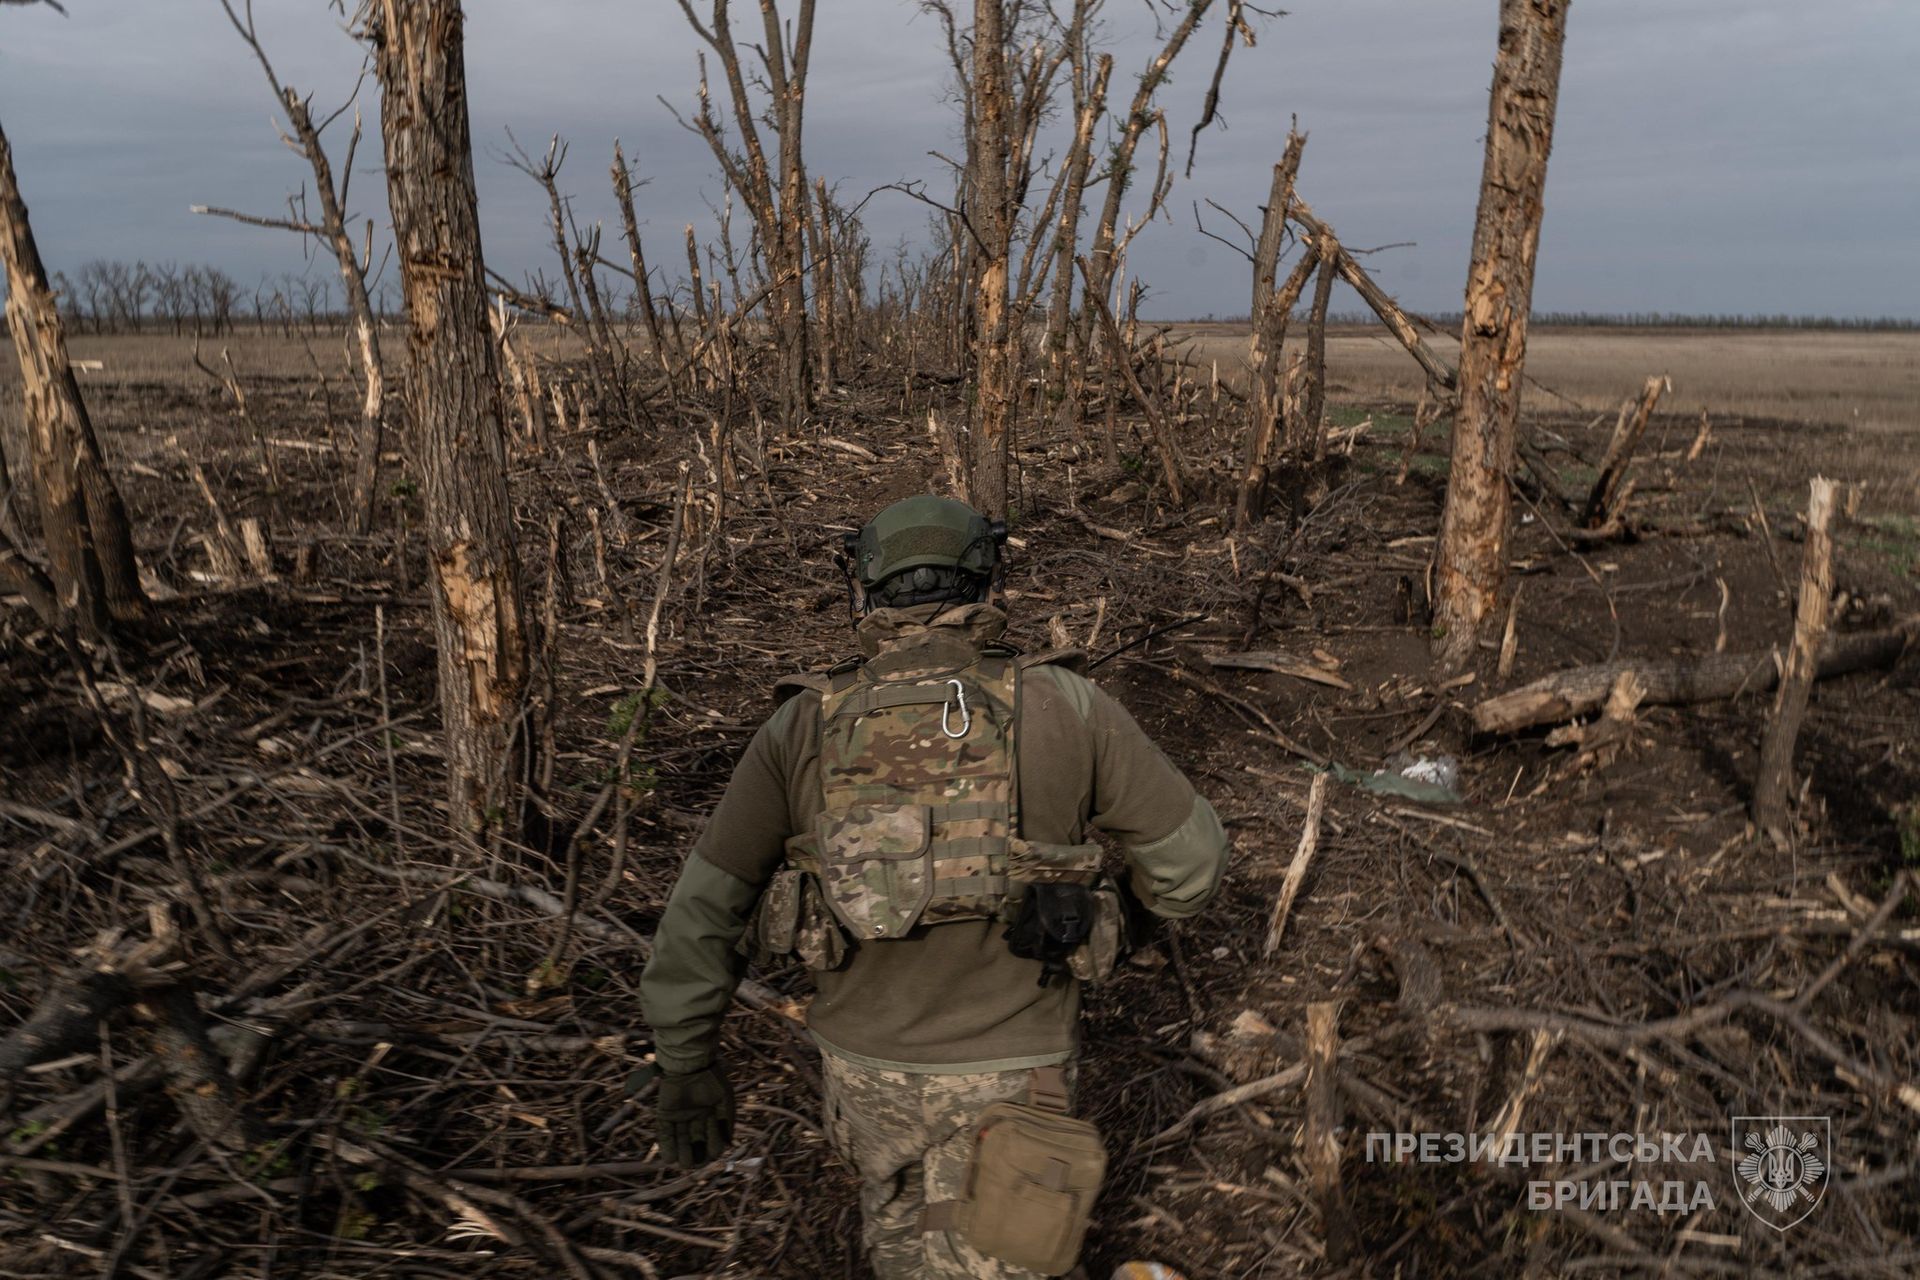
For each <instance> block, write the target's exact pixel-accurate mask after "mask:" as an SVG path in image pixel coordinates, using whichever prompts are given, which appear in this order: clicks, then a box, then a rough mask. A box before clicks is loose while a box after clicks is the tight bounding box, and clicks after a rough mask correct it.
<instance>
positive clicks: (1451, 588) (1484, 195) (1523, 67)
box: [1433, 0, 1569, 670]
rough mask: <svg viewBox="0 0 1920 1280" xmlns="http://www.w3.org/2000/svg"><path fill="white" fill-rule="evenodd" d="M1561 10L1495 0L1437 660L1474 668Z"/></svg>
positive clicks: (1499, 566) (1494, 557)
mask: <svg viewBox="0 0 1920 1280" xmlns="http://www.w3.org/2000/svg"><path fill="white" fill-rule="evenodd" d="M1568 6H1569V0H1501V3H1500V52H1499V55H1498V57H1497V58H1496V59H1495V61H1494V66H1493V91H1492V93H1491V94H1490V96H1489V101H1488V108H1487V158H1486V165H1485V167H1484V169H1483V170H1482V172H1481V177H1480V211H1479V214H1478V216H1477V218H1476V220H1475V223H1474V230H1473V261H1472V264H1471V266H1470V267H1469V268H1468V271H1467V297H1466V316H1465V318H1464V319H1463V320H1462V321H1461V325H1460V372H1459V384H1460V407H1459V411H1458V413H1457V414H1456V416H1455V417H1454V422H1453V464H1452V472H1451V475H1450V476H1449V478H1448V481H1447V505H1446V511H1445V513H1444V515H1443V516H1442V517H1441V523H1440V545H1439V550H1438V557H1437V565H1436V574H1435V578H1436V582H1435V595H1434V618H1433V621H1434V657H1435V658H1436V659H1437V660H1438V661H1439V663H1440V665H1441V666H1442V667H1444V668H1446V669H1449V670H1457V669H1459V668H1461V667H1464V666H1465V665H1466V664H1467V662H1468V661H1469V660H1470V659H1471V658H1472V657H1473V654H1474V650H1475V647H1476V645H1477V644H1478V642H1479V638H1480V628H1481V626H1482V624H1483V623H1484V621H1485V619H1486V618H1487V617H1488V615H1490V614H1491V613H1492V612H1493V610H1494V605H1495V603H1496V601H1497V599H1498V597H1499V594H1500V588H1501V584H1502V582H1503V581H1504V579H1505V577H1506V567H1507V532H1508V528H1507V526H1508V516H1509V506H1510V501H1511V500H1510V497H1509V494H1508V491H1507V484H1508V476H1509V474H1510V473H1511V471H1512V469H1513V457H1514V424H1515V423H1516V422H1517V421H1518V419H1519V416H1520V379H1521V371H1522V366H1523V364H1524V362H1525V360H1526V355H1527V312H1528V310H1529V308H1530V307H1531V306H1532V303H1533V267H1534V255H1535V252H1536V251H1537V250H1538V248H1539V245H1540V217H1541V212H1542V193H1543V192H1544V191H1545V189H1546V185H1547V153H1548V152H1549V150H1551V148H1552V146H1553V114H1554V106H1555V101H1556V99H1557V97H1558V94H1559V91H1560V54H1561V49H1562V47H1563V46H1564V45H1565V43H1566V35H1567V9H1568Z"/></svg>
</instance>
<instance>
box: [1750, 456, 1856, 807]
mask: <svg viewBox="0 0 1920 1280" xmlns="http://www.w3.org/2000/svg"><path fill="white" fill-rule="evenodd" d="M1835 488H1836V486H1835V484H1834V482H1833V481H1831V480H1829V479H1827V478H1826V477H1825V476H1815V477H1814V478H1813V483H1812V485H1811V487H1810V490H1809V492H1808V495H1807V545H1806V549H1805V550H1804V551H1802V552H1801V556H1800V603H1799V607H1798V608H1797V609H1796V610H1795V611H1794V615H1793V645H1792V647H1791V648H1789V649H1788V650H1787V666H1786V673H1785V674H1784V675H1783V676H1782V677H1781V679H1780V692H1779V695H1778V696H1777V697H1776V698H1775V699H1774V703H1773V714H1772V715H1771V716H1770V717H1769V718H1768V720H1767V735H1766V737H1765V738H1764V739H1762V741H1761V743H1760V770H1759V773H1758V774H1757V775H1756V776H1755V778H1754V784H1753V821H1754V824H1755V825H1756V826H1758V827H1759V828H1760V829H1761V830H1762V831H1764V832H1766V833H1767V834H1768V835H1769V836H1771V837H1772V838H1773V839H1775V840H1783V839H1784V837H1785V834H1786V828H1787V801H1788V798H1789V797H1790V796H1791V794H1792V792H1793V743H1794V739H1795V738H1797V737H1799V735H1800V721H1801V720H1802V718H1804V717H1805V716H1806V714H1807V695H1808V693H1809V692H1810V691H1811V690H1812V688H1813V681H1814V676H1815V674H1816V672H1817V670H1818V668H1819V665H1820V662H1819V655H1820V642H1821V640H1822V639H1824V638H1825V637H1826V634H1827V612H1828V605H1829V602H1830V601H1831V600H1832V599H1833V532H1832V530H1833V498H1834V490H1835Z"/></svg>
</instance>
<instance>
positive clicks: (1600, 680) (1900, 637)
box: [1473, 617, 1920, 733]
mask: <svg viewBox="0 0 1920 1280" xmlns="http://www.w3.org/2000/svg"><path fill="white" fill-rule="evenodd" d="M1917 641H1920V617H1914V618H1908V619H1907V620H1906V621H1904V622H1902V623H1901V624H1900V625H1898V626H1896V627H1890V628H1888V629H1887V630H1885V631H1866V632H1860V633H1857V634H1854V635H1845V636H1829V637H1828V638H1827V641H1826V643H1825V644H1823V645H1821V647H1820V662H1819V666H1818V668H1817V670H1816V673H1815V675H1816V678H1819V679H1825V678H1827V677H1829V676H1838V675H1845V674H1846V673H1848V672H1850V671H1862V670H1865V669H1867V668H1870V667H1880V666H1885V665H1887V664H1889V663H1891V662H1894V661H1896V660H1897V659H1898V658H1899V657H1900V655H1901V654H1902V653H1904V652H1905V651H1906V649H1907V647H1908V646H1909V645H1911V644H1914V643H1915V642H1917ZM1626 671H1632V672H1634V673H1635V675H1637V676H1638V677H1639V680H1640V683H1641V684H1642V685H1643V686H1645V689H1646V694H1645V697H1644V699H1643V702H1645V703H1646V704H1649V705H1652V704H1666V705H1677V704H1685V703H1690V702H1715V701H1718V700H1720V699H1722V698H1731V697H1733V696H1734V695H1736V694H1740V693H1765V692H1767V691H1768V690H1770V689H1772V688H1773V687H1774V685H1775V684H1776V683H1777V682H1778V681H1779V678H1780V673H1779V668H1778V667H1777V666H1776V665H1775V663H1774V655H1773V651H1772V650H1762V651H1760V652H1758V653H1713V654H1707V655H1705V656H1703V657H1698V658H1673V659H1667V660H1664V661H1658V662H1654V661H1649V660H1647V659H1645V658H1622V659H1620V660H1618V661H1615V662H1601V663H1596V664H1595V665H1593V666H1589V667H1575V668H1574V669H1573V670H1571V671H1562V672H1560V673H1559V674H1557V675H1551V676H1547V677H1545V678H1544V679H1541V680H1536V681H1534V682H1533V683H1532V684H1529V685H1524V686H1522V687H1521V688H1518V689H1514V690H1512V691H1511V692H1509V693H1503V694H1500V695H1499V696H1498V697H1494V698H1488V699H1486V700H1485V701H1484V702H1481V703H1480V704H1479V705H1477V706H1475V707H1474V709H1473V727H1474V728H1475V729H1476V730H1477V731H1478V732H1480V733H1517V732H1519V731H1520V730H1522V729H1529V728H1532V727H1533V726H1535V725H1542V724H1556V723H1558V722H1560V721H1562V720H1568V719H1571V718H1573V717H1574V716H1577V715H1584V714H1586V713H1588V712H1591V711H1597V710H1599V708H1600V707H1601V705H1602V704H1603V703H1605V702H1606V700H1607V694H1608V693H1609V692H1610V691H1611V690H1612V688H1613V684H1614V681H1615V680H1617V679H1619V677H1620V675H1621V674H1622V673H1623V672H1626Z"/></svg>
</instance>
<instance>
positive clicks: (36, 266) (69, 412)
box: [0, 130, 147, 632]
mask: <svg viewBox="0 0 1920 1280" xmlns="http://www.w3.org/2000/svg"><path fill="white" fill-rule="evenodd" d="M0 265H4V267H5V272H6V281H7V302H6V316H7V330H8V332H9V333H11V334H12V336H13V349H14V353H15V355H17V356H18V357H19V361H20V379H21V399H22V408H23V411H24V415H25V418H26V426H27V440H28V447H29V449H30V452H31V455H32V463H33V477H34V491H35V494H36V497H37V498H38V502H39V507H40V526H41V537H42V538H43V539H45V541H46V547H47V567H48V571H49V576H50V577H51V579H52V582H53V587H54V590H55V592H56V594H57V596H58V599H59V606H60V609H61V611H62V613H63V614H64V615H66V616H70V617H71V618H72V620H73V622H74V623H75V625H77V626H79V627H80V628H81V629H82V630H83V631H88V632H95V631H97V630H98V629H99V628H100V627H102V626H104V625H105V624H106V622H107V621H108V620H109V618H111V619H113V620H118V621H132V620H137V619H139V618H141V617H143V616H144V615H145V614H146V612H147V596H146V592H145V591H144V590H143V589H142V588H141V586H140V571H139V566H138V565H137V564H136V562H135V560H134V555H133V533H132V529H131V527H130V526H129V524H128V522H127V512H126V508H125V507H124V506H123V505H122V504H121V501H120V492H119V490H118V489H116V488H115V487H114V484H113V480H112V479H111V478H110V477H109V476H108V475H107V469H106V466H105V464H104V463H103V462H102V461H101V457H100V443H99V440H98V439H97V438H96V437H95V435H94V432H93V420H92V419H91V418H90V417H89V416H88V414H87V405H86V401H85V400H83V399H81V396H80V384H79V383H78V382H77V381H75V379H74V376H73V365H72V362H71V361H70V360H69V359H68V357H67V338H66V330H65V327H64V325H63V322H62V321H61V319H60V309H59V305H58V303H57V301H56V299H55V298H54V294H53V289H52V287H51V285H50V284H49V282H48V278H47V270H46V266H45V265H44V264H43V263H42V262H41V260H40V250H39V247H38V246H37V245H36V244H35V243H34V239H33V227H32V224H31V223H30V221H29V220H28V217H27V206H26V202H25V201H24V200H22V199H21V197H20V186H19V182H18V180H17V179H16V177H15V175H14V171H13V148H12V146H11V144H9V143H8V141H7V135H6V132H5V131H4V130H0Z"/></svg>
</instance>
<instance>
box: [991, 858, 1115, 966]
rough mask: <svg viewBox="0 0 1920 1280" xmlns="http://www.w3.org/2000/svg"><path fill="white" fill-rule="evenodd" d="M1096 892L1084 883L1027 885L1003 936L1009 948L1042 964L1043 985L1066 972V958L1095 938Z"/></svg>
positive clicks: (1049, 882) (1044, 882)
mask: <svg viewBox="0 0 1920 1280" xmlns="http://www.w3.org/2000/svg"><path fill="white" fill-rule="evenodd" d="M1093 916H1094V899H1093V891H1092V890H1091V889H1089V888H1087V886H1085V885H1083V884H1062V883H1058V882H1055V881H1043V882H1041V883H1039V884H1030V885H1028V886H1026V891H1025V892H1024V893H1023V894H1022V895H1021V897H1020V908H1019V910H1018V911H1017V912H1016V913H1015V915H1014V917H1013V923H1012V924H1010V925H1008V926H1007V931H1006V934H1005V935H1004V936H1005V938H1006V942H1007V949H1008V950H1009V951H1011V952H1013V954H1014V955H1016V956H1019V957H1020V958H1021V959H1023V960H1038V961H1039V962H1040V985H1041V986H1043V987H1044V986H1047V985H1048V984H1049V983H1051V982H1052V981H1053V980H1054V979H1055V978H1057V977H1061V976H1063V975H1064V974H1065V973H1066V972H1067V957H1068V956H1069V955H1071V954H1072V953H1073V952H1074V951H1076V950H1077V949H1079V948H1080V947H1081V946H1082V945H1084V944H1085V943H1086V941H1087V939H1088V938H1089V937H1091V936H1092V935H1093Z"/></svg>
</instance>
